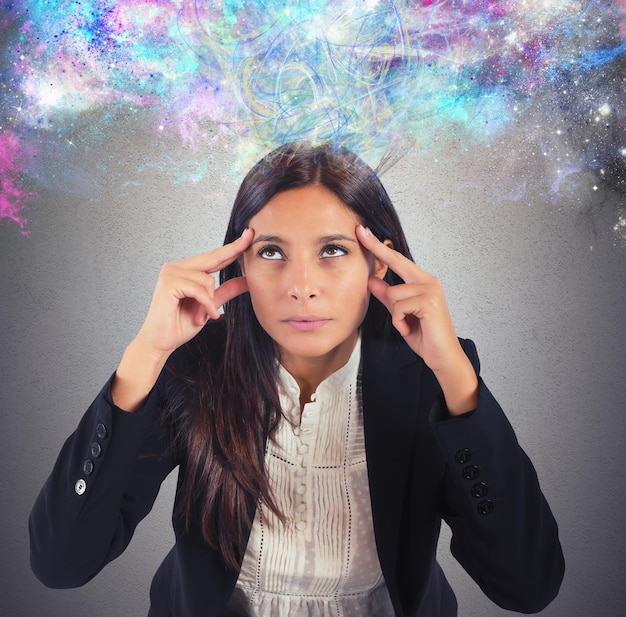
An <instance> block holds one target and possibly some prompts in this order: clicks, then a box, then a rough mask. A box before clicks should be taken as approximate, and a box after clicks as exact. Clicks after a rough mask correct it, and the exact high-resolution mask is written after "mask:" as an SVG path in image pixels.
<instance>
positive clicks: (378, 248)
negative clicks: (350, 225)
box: [356, 225, 430, 283]
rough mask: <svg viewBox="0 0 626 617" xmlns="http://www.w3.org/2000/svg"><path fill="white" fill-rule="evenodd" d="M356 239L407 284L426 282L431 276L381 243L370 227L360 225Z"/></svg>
mask: <svg viewBox="0 0 626 617" xmlns="http://www.w3.org/2000/svg"><path fill="white" fill-rule="evenodd" d="M356 237H357V238H358V240H359V242H360V243H361V244H362V245H363V247H365V248H366V249H367V250H368V251H369V252H370V253H372V255H374V257H376V259H379V260H380V261H382V262H383V263H384V264H385V265H386V266H388V267H389V268H390V269H391V270H393V272H395V273H396V274H397V275H398V276H400V277H401V278H402V280H403V281H404V282H405V283H409V282H410V283H421V282H425V281H426V278H427V277H429V276H430V275H429V274H428V273H427V272H425V271H424V270H422V269H421V268H420V267H419V266H418V265H417V264H416V263H415V262H413V261H411V260H410V259H409V258H408V257H405V256H404V255H402V254H401V253H398V251H396V250H394V249H392V248H391V247H389V246H387V245H386V244H385V243H384V242H381V241H380V240H379V239H378V238H377V237H376V236H375V235H374V234H373V233H372V231H371V230H370V229H369V228H368V227H364V226H363V225H358V226H357V228H356Z"/></svg>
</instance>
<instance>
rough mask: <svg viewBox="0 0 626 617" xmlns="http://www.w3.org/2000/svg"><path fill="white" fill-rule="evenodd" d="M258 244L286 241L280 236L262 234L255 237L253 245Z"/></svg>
mask: <svg viewBox="0 0 626 617" xmlns="http://www.w3.org/2000/svg"><path fill="white" fill-rule="evenodd" d="M257 242H278V243H280V242H284V240H283V239H282V238H281V237H280V236H272V235H271V234H261V235H260V236H254V240H253V241H252V244H256V243H257Z"/></svg>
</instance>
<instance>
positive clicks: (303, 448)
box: [298, 443, 309, 454]
mask: <svg viewBox="0 0 626 617" xmlns="http://www.w3.org/2000/svg"><path fill="white" fill-rule="evenodd" d="M308 451H309V446H307V445H306V444H305V443H303V444H302V445H300V446H298V452H299V453H300V454H306V453H307V452H308Z"/></svg>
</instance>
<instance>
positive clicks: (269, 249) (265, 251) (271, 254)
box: [258, 246, 283, 259]
mask: <svg viewBox="0 0 626 617" xmlns="http://www.w3.org/2000/svg"><path fill="white" fill-rule="evenodd" d="M258 255H259V257H262V258H263V259H282V258H283V254H282V253H281V252H280V249H279V248H277V247H275V246H264V247H263V248H262V249H261V250H260V251H259V253H258Z"/></svg>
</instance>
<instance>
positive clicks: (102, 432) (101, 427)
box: [96, 422, 107, 439]
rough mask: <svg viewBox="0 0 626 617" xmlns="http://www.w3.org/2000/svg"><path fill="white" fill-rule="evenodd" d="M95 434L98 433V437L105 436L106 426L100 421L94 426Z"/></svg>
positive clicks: (102, 437)
mask: <svg viewBox="0 0 626 617" xmlns="http://www.w3.org/2000/svg"><path fill="white" fill-rule="evenodd" d="M96 435H98V437H99V438H100V439H104V438H105V437H106V436H107V427H106V426H104V424H102V422H100V424H98V426H96Z"/></svg>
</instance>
